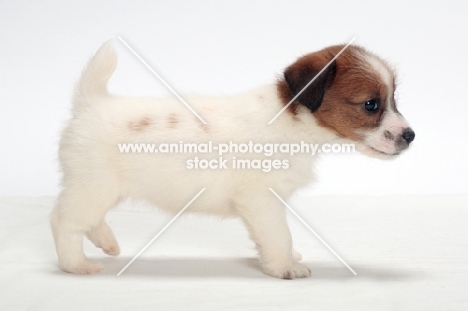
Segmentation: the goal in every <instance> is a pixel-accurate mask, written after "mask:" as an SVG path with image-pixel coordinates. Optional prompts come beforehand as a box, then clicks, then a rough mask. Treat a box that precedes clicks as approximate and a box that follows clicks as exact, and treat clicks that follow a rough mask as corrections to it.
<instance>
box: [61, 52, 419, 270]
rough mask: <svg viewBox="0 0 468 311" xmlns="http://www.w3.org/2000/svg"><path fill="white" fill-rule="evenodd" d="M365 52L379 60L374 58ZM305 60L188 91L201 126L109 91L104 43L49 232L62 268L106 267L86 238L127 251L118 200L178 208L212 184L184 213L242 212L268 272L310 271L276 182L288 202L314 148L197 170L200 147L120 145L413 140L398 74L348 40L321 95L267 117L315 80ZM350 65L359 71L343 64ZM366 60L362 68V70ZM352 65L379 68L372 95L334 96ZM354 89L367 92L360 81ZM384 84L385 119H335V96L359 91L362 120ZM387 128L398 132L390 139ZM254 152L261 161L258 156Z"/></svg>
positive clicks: (372, 148) (80, 97)
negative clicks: (194, 150)
mask: <svg viewBox="0 0 468 311" xmlns="http://www.w3.org/2000/svg"><path fill="white" fill-rule="evenodd" d="M331 49H332V50H327V53H328V54H330V55H332V53H331V52H335V54H336V49H337V47H333V48H331ZM316 54H317V55H318V56H319V57H318V58H319V59H318V60H317V63H316V64H315V66H317V67H318V68H319V69H321V68H322V67H323V66H324V64H325V63H326V62H325V63H324V61H326V60H329V59H330V58H331V57H333V56H331V57H327V56H326V55H323V54H324V52H323V51H321V52H318V53H316ZM353 57H354V58H359V61H356V60H354V62H360V63H355V64H353V60H351V61H350V60H349V59H352V58H353ZM366 57H368V59H369V60H370V61H369V60H368V61H366V60H365V58H366ZM315 58H316V59H317V57H315ZM322 58H323V59H322ZM300 62H301V59H299V61H298V62H297V63H295V64H294V65H292V66H291V67H289V68H288V70H287V71H286V72H285V79H284V80H280V81H279V82H278V83H277V84H273V85H267V86H263V87H260V88H257V89H254V90H252V91H250V92H247V93H244V94H240V95H236V96H231V97H228V98H226V97H186V98H185V100H186V101H187V102H188V103H189V104H190V105H191V107H192V108H193V109H194V110H195V111H196V112H198V114H199V115H200V116H202V118H203V119H204V120H205V121H206V123H207V124H204V123H202V122H201V121H200V120H199V119H198V118H197V117H196V116H195V115H194V114H192V112H190V111H189V110H188V109H187V108H186V107H185V106H184V105H182V104H181V103H180V102H179V101H178V100H176V99H150V98H124V97H117V96H112V95H110V94H108V92H107V88H106V84H107V81H108V79H109V78H110V76H111V75H112V73H113V71H114V70H115V67H116V63H117V60H116V55H115V53H114V51H113V50H112V47H111V46H110V44H108V43H107V44H105V45H104V46H103V47H102V48H101V49H100V50H99V51H98V52H97V53H96V55H95V56H94V57H93V59H92V60H91V62H90V64H89V65H88V67H87V69H86V70H85V71H84V72H83V75H82V78H81V80H80V82H79V84H78V87H77V90H76V94H75V97H74V108H73V118H72V120H71V121H70V123H69V125H68V127H67V128H66V129H65V130H64V132H63V135H62V139H61V143H60V152H59V154H60V162H61V165H62V169H63V190H62V192H61V194H60V196H59V198H58V202H57V206H56V208H55V209H54V212H53V214H52V229H53V233H54V238H55V242H56V248H57V253H58V257H59V262H60V266H61V268H62V269H63V270H65V271H68V272H72V273H78V274H87V273H93V272H97V271H99V270H100V269H101V268H102V266H101V264H100V263H98V262H96V261H92V260H89V259H88V258H86V257H85V255H84V254H83V250H82V237H83V235H84V234H86V235H87V236H88V238H89V239H90V240H91V241H92V242H93V243H94V244H95V245H96V246H98V247H102V249H103V250H104V252H106V253H108V254H111V255H116V254H118V252H119V248H118V244H117V242H116V240H115V238H114V236H113V234H112V231H111V230H110V228H109V227H108V226H107V224H106V223H105V221H104V217H105V213H106V212H107V211H108V210H109V209H111V208H112V207H113V206H115V205H116V204H117V203H118V202H119V201H120V200H121V199H124V198H127V197H132V198H137V199H145V200H147V201H149V202H151V203H154V204H155V205H157V206H158V207H160V208H162V209H164V210H167V211H169V212H174V213H175V212H178V211H179V210H180V209H181V208H182V207H183V206H184V205H185V204H187V202H189V201H190V200H191V199H192V198H193V197H194V196H195V195H196V194H197V193H198V192H199V191H200V190H201V189H202V188H206V191H205V192H204V193H203V194H202V195H201V196H200V197H199V198H198V199H197V200H195V201H194V202H193V204H192V205H190V207H189V208H188V210H187V211H190V212H201V213H206V214H215V215H220V216H224V217H230V216H237V217H241V218H242V220H243V221H244V223H245V224H246V226H247V228H248V230H249V233H250V236H251V238H252V239H253V241H254V242H255V243H256V245H257V248H258V250H259V252H260V256H261V262H262V267H263V269H264V271H265V272H266V273H267V274H269V275H272V276H275V277H280V278H294V277H305V276H309V275H310V270H309V269H308V268H306V267H305V266H303V265H301V264H299V263H298V262H297V260H296V259H298V257H300V255H298V254H296V256H295V257H296V258H294V257H293V254H292V253H293V250H292V243H291V236H290V233H289V229H288V227H287V224H286V221H285V215H284V209H283V207H282V205H281V202H279V201H278V199H277V198H276V197H274V196H273V195H272V194H271V192H270V191H269V190H268V188H272V189H274V190H275V191H276V192H277V193H278V194H279V195H280V196H281V197H283V198H285V199H287V198H289V197H290V196H291V195H292V193H293V192H294V191H296V190H297V189H299V188H301V187H303V186H305V185H307V184H308V183H309V182H310V181H311V180H312V177H313V176H312V170H311V166H312V164H313V161H314V157H312V156H310V155H309V154H296V155H294V156H290V155H287V154H282V155H281V156H280V158H281V159H283V160H284V159H285V160H288V163H289V168H288V169H279V170H272V171H271V172H269V173H265V172H263V171H262V170H254V169H251V170H239V169H231V168H229V167H228V168H227V169H218V170H197V169H192V170H189V169H187V168H186V161H187V160H188V159H189V158H193V157H194V155H193V154H182V153H171V154H162V153H133V154H127V153H121V152H120V151H119V148H118V144H122V143H135V144H138V143H178V142H180V141H183V142H184V143H205V142H208V141H213V142H214V143H217V142H218V143H225V142H229V141H234V142H236V143H247V142H249V141H253V142H255V143H295V142H301V141H306V142H309V143H317V144H323V143H326V142H331V141H334V140H335V141H337V140H348V141H353V142H356V143H357V144H358V148H359V149H360V150H362V151H363V152H365V153H368V154H370V155H373V156H379V157H391V156H392V155H394V154H398V153H399V152H400V151H401V150H402V149H405V148H406V147H407V146H408V144H409V142H408V141H407V140H404V141H407V144H406V145H405V144H404V142H402V140H401V136H402V135H403V132H404V131H405V130H406V129H407V128H408V125H407V124H406V121H405V120H404V119H403V118H402V117H401V115H399V113H398V112H397V111H396V107H394V102H393V85H389V84H390V83H393V81H391V80H390V79H391V78H392V77H393V73H392V72H391V71H390V70H389V69H388V67H387V66H386V65H385V64H384V63H383V62H382V61H381V60H380V59H378V58H377V57H375V56H374V55H371V54H368V53H367V52H365V51H364V50H363V49H361V48H357V47H351V48H350V49H349V50H348V54H344V55H343V63H342V64H343V67H340V63H339V62H338V64H335V63H334V64H333V65H332V66H331V69H329V70H328V71H326V72H324V74H323V75H322V76H321V78H320V79H317V85H314V86H311V87H310V91H312V93H307V92H304V93H303V95H301V96H299V97H298V99H297V100H296V101H294V102H293V104H292V105H291V107H288V108H289V109H288V110H287V111H285V112H284V113H283V114H281V115H280V116H279V117H278V118H277V119H276V120H275V121H274V122H273V123H272V124H271V125H268V122H269V121H270V120H271V119H272V118H273V117H274V116H275V115H276V114H277V113H278V112H279V111H280V110H281V109H282V108H283V107H284V105H285V104H286V103H287V102H289V100H290V99H292V97H293V96H294V95H295V94H297V93H298V91H299V90H298V88H300V89H302V87H303V86H304V85H305V83H307V82H308V81H305V80H310V79H311V78H313V76H312V77H310V75H311V74H313V73H314V72H315V74H316V73H317V70H316V69H310V66H309V68H308V69H307V70H306V71H305V72H302V71H303V70H304V66H300ZM298 63H299V65H297V64H298ZM294 66H296V67H298V68H295V67H294ZM344 66H354V67H352V68H345V69H346V70H345V71H343V72H340V70H341V68H344ZM366 66H367V67H366ZM306 67H307V66H306ZM358 67H359V68H361V69H356V68H358ZM377 67H378V68H377ZM376 68H377V69H376ZM309 69H310V70H309ZM352 70H355V71H356V72H355V73H354V74H356V75H357V74H358V73H359V70H361V71H364V72H370V71H372V70H374V72H373V74H374V76H375V77H377V78H376V79H377V80H378V81H377V82H375V81H373V82H372V83H375V86H369V87H368V88H369V90H366V92H368V93H373V94H361V93H363V92H361V91H357V92H355V93H353V92H350V93H353V94H341V93H340V92H341V91H342V90H343V87H341V88H338V89H337V91H335V92H333V87H334V86H335V84H338V83H345V82H346V81H342V80H340V79H342V78H341V76H344V77H345V78H347V76H346V73H349V72H351V71H352ZM309 71H310V72H309ZM383 71H384V72H383ZM387 71H388V72H387ZM382 72H383V73H382ZM356 78H357V79H359V78H360V77H359V76H357V77H356ZM382 81H383V83H382ZM304 82H305V83H304ZM348 83H350V82H348ZM351 83H353V82H351ZM372 83H371V84H372ZM382 85H383V86H382ZM356 88H359V85H358V84H357V85H356ZM376 89H378V91H377V93H379V92H381V93H385V97H386V98H385V99H381V100H382V101H385V102H384V103H383V104H382V107H383V108H382V110H384V111H382V112H380V116H379V117H378V118H377V117H376V116H375V113H373V114H372V115H370V116H367V117H370V119H372V120H367V119H366V117H362V118H361V119H363V120H364V119H365V121H366V122H363V121H362V120H358V122H361V123H362V124H356V123H355V122H356V121H353V120H345V121H341V122H338V123H336V119H337V118H338V119H339V118H342V117H343V113H345V112H342V111H341V112H340V107H339V106H338V107H333V103H335V105H338V104H339V102H340V101H343V100H348V99H350V98H351V97H353V96H354V97H353V98H352V101H353V103H348V102H347V103H346V105H355V106H356V107H357V106H358V105H359V108H356V107H354V106H353V107H351V106H350V107H346V109H348V110H349V111H350V112H349V113H348V114H347V117H349V118H353V115H352V114H353V113H356V114H360V113H361V111H360V110H359V111H358V109H361V110H362V105H361V102H364V103H366V101H367V100H369V99H372V98H374V96H375V93H376ZM308 90H309V89H308ZM356 94H357V95H356ZM359 96H360V97H359ZM342 97H344V98H342ZM357 97H359V98H357ZM392 103H393V106H392ZM366 105H367V106H366V107H368V106H369V105H368V104H366ZM316 106H318V107H316ZM346 109H344V110H346ZM322 110H323V111H322ZM342 110H343V109H342ZM312 112H313V113H312ZM374 119H375V120H374ZM353 122H354V123H353ZM347 124H348V125H347ZM349 124H351V126H350V125H349ZM382 124H383V126H384V127H385V128H382ZM350 127H351V128H350ZM390 135H392V136H393V138H392V139H389V137H390ZM385 137H386V138H385ZM413 138H414V133H413ZM411 140H412V139H411ZM368 142H371V143H372V144H371V145H369V143H368ZM228 156H235V155H228ZM250 156H251V157H254V158H258V157H259V156H260V157H262V156H261V155H259V154H255V155H254V156H253V155H250ZM217 157H218V156H217V155H216V154H208V155H204V158H206V159H210V158H217ZM245 157H249V155H246V156H245ZM263 157H265V156H263Z"/></svg>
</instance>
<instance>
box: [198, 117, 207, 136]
mask: <svg viewBox="0 0 468 311" xmlns="http://www.w3.org/2000/svg"><path fill="white" fill-rule="evenodd" d="M195 122H196V123H197V124H198V127H199V128H200V129H201V130H202V131H203V132H205V133H208V132H209V131H210V128H209V127H208V124H205V123H203V122H202V121H200V120H199V119H198V118H195Z"/></svg>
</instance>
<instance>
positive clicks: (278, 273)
mask: <svg viewBox="0 0 468 311" xmlns="http://www.w3.org/2000/svg"><path fill="white" fill-rule="evenodd" d="M263 271H264V272H265V273H266V274H268V275H270V276H273V277H275V278H280V279H285V280H292V279H295V278H306V277H309V276H310V275H311V274H312V272H311V271H310V269H309V268H307V267H306V266H304V265H303V264H300V263H298V262H293V263H291V264H288V265H279V266H274V265H265V266H264V267H263Z"/></svg>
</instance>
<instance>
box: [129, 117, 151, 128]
mask: <svg viewBox="0 0 468 311" xmlns="http://www.w3.org/2000/svg"><path fill="white" fill-rule="evenodd" d="M150 125H151V119H150V118H148V117H145V118H143V119H141V120H140V121H138V122H132V121H130V122H128V127H129V128H130V130H132V131H135V132H142V131H143V130H145V129H146V128H147V127H148V126H150Z"/></svg>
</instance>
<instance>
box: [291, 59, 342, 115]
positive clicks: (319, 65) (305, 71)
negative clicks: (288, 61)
mask: <svg viewBox="0 0 468 311" xmlns="http://www.w3.org/2000/svg"><path fill="white" fill-rule="evenodd" d="M332 58H333V56H332V55H330V54H328V53H326V55H324V53H320V52H318V53H313V54H309V55H305V56H303V57H301V58H299V59H298V60H297V61H296V62H295V63H294V64H292V65H291V66H289V67H288V68H286V70H285V71H284V79H285V81H286V83H287V84H288V86H289V89H290V91H291V93H292V95H293V96H296V95H297V94H298V93H299V92H301V91H302V89H304V87H305V86H306V85H307V84H308V83H309V82H310V81H311V80H312V79H314V78H315V80H314V81H313V82H312V83H311V84H310V85H309V86H308V87H307V88H305V89H304V90H303V91H302V93H301V94H300V95H299V96H298V97H297V99H296V100H297V101H298V102H300V103H301V104H302V105H304V106H306V107H307V108H309V109H310V111H312V112H314V111H316V110H317V109H318V108H319V107H320V105H321V104H322V100H323V96H324V95H325V90H326V89H327V88H328V87H330V85H331V83H332V82H333V79H334V77H335V73H336V61H333V62H332V63H331V64H330V65H329V66H328V67H327V68H326V69H325V70H324V71H323V72H322V73H320V75H318V76H317V74H318V73H319V72H320V71H321V70H322V69H323V68H324V67H325V66H326V65H327V64H328V62H329V61H330V60H331V59H332Z"/></svg>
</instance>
